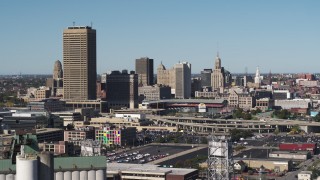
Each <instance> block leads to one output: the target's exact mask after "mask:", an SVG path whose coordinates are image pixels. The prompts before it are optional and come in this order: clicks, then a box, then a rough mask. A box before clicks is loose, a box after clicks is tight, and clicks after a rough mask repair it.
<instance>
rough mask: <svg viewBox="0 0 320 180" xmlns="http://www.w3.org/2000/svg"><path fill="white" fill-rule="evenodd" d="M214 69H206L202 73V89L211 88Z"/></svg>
mask: <svg viewBox="0 0 320 180" xmlns="http://www.w3.org/2000/svg"><path fill="white" fill-rule="evenodd" d="M211 73H212V69H204V70H203V71H201V87H204V86H211Z"/></svg>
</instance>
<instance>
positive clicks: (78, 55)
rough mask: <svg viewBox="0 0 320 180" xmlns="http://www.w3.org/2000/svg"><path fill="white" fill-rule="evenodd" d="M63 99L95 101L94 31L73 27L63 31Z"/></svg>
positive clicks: (86, 27) (83, 27)
mask: <svg viewBox="0 0 320 180" xmlns="http://www.w3.org/2000/svg"><path fill="white" fill-rule="evenodd" d="M63 68H64V69H63V72H64V80H63V89H64V93H63V98H64V99H72V100H94V99H96V78H97V65H96V30H95V29H92V28H91V27H89V26H73V27H68V29H65V30H64V31H63Z"/></svg>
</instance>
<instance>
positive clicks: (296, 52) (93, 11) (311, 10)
mask: <svg viewBox="0 0 320 180" xmlns="http://www.w3.org/2000/svg"><path fill="white" fill-rule="evenodd" d="M73 22H75V24H76V25H77V26H87V25H89V26H90V25H91V23H92V25H93V28H94V29H96V30H97V72H98V73H99V74H101V73H105V72H110V71H111V70H122V69H127V70H134V68H135V59H137V58H140V57H149V58H152V59H154V69H155V72H156V68H157V66H158V65H159V64H160V63H161V62H162V63H163V64H164V65H165V66H166V67H167V68H171V67H173V65H174V64H175V63H178V62H179V61H180V62H182V61H187V62H189V63H191V64H192V73H200V71H201V70H202V69H205V68H213V66H214V60H215V57H216V54H217V52H218V51H219V56H220V58H221V61H222V66H223V67H225V68H226V69H227V70H229V71H230V72H231V73H244V72H245V69H246V68H247V71H248V73H254V72H255V70H256V67H258V66H259V68H260V72H261V73H269V71H271V72H274V73H318V72H320V1H317V0H305V1H301V0H281V1H279V0H268V1H262V0H241V1H239V0H225V1H221V0H219V1H218V0H121V1H119V0H104V1H88V0H67V1H66V0H55V1H43V0H32V1H25V0H20V1H19V0H16V1H1V2H0V23H1V31H0V62H1V63H0V74H19V73H22V74H51V73H52V71H53V65H54V62H55V61H56V60H57V59H58V60H60V61H61V62H62V61H63V57H62V33H63V29H65V28H67V27H68V26H72V25H73Z"/></svg>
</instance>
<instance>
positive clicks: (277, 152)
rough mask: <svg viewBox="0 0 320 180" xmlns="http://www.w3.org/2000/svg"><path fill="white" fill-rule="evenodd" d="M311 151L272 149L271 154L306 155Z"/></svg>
mask: <svg viewBox="0 0 320 180" xmlns="http://www.w3.org/2000/svg"><path fill="white" fill-rule="evenodd" d="M308 153H310V151H272V152H270V154H298V155H306V154H308Z"/></svg>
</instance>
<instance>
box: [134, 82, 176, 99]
mask: <svg viewBox="0 0 320 180" xmlns="http://www.w3.org/2000/svg"><path fill="white" fill-rule="evenodd" d="M138 95H139V97H142V99H143V100H145V101H156V100H160V99H170V98H171V87H169V86H159V85H154V86H141V87H138Z"/></svg>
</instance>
